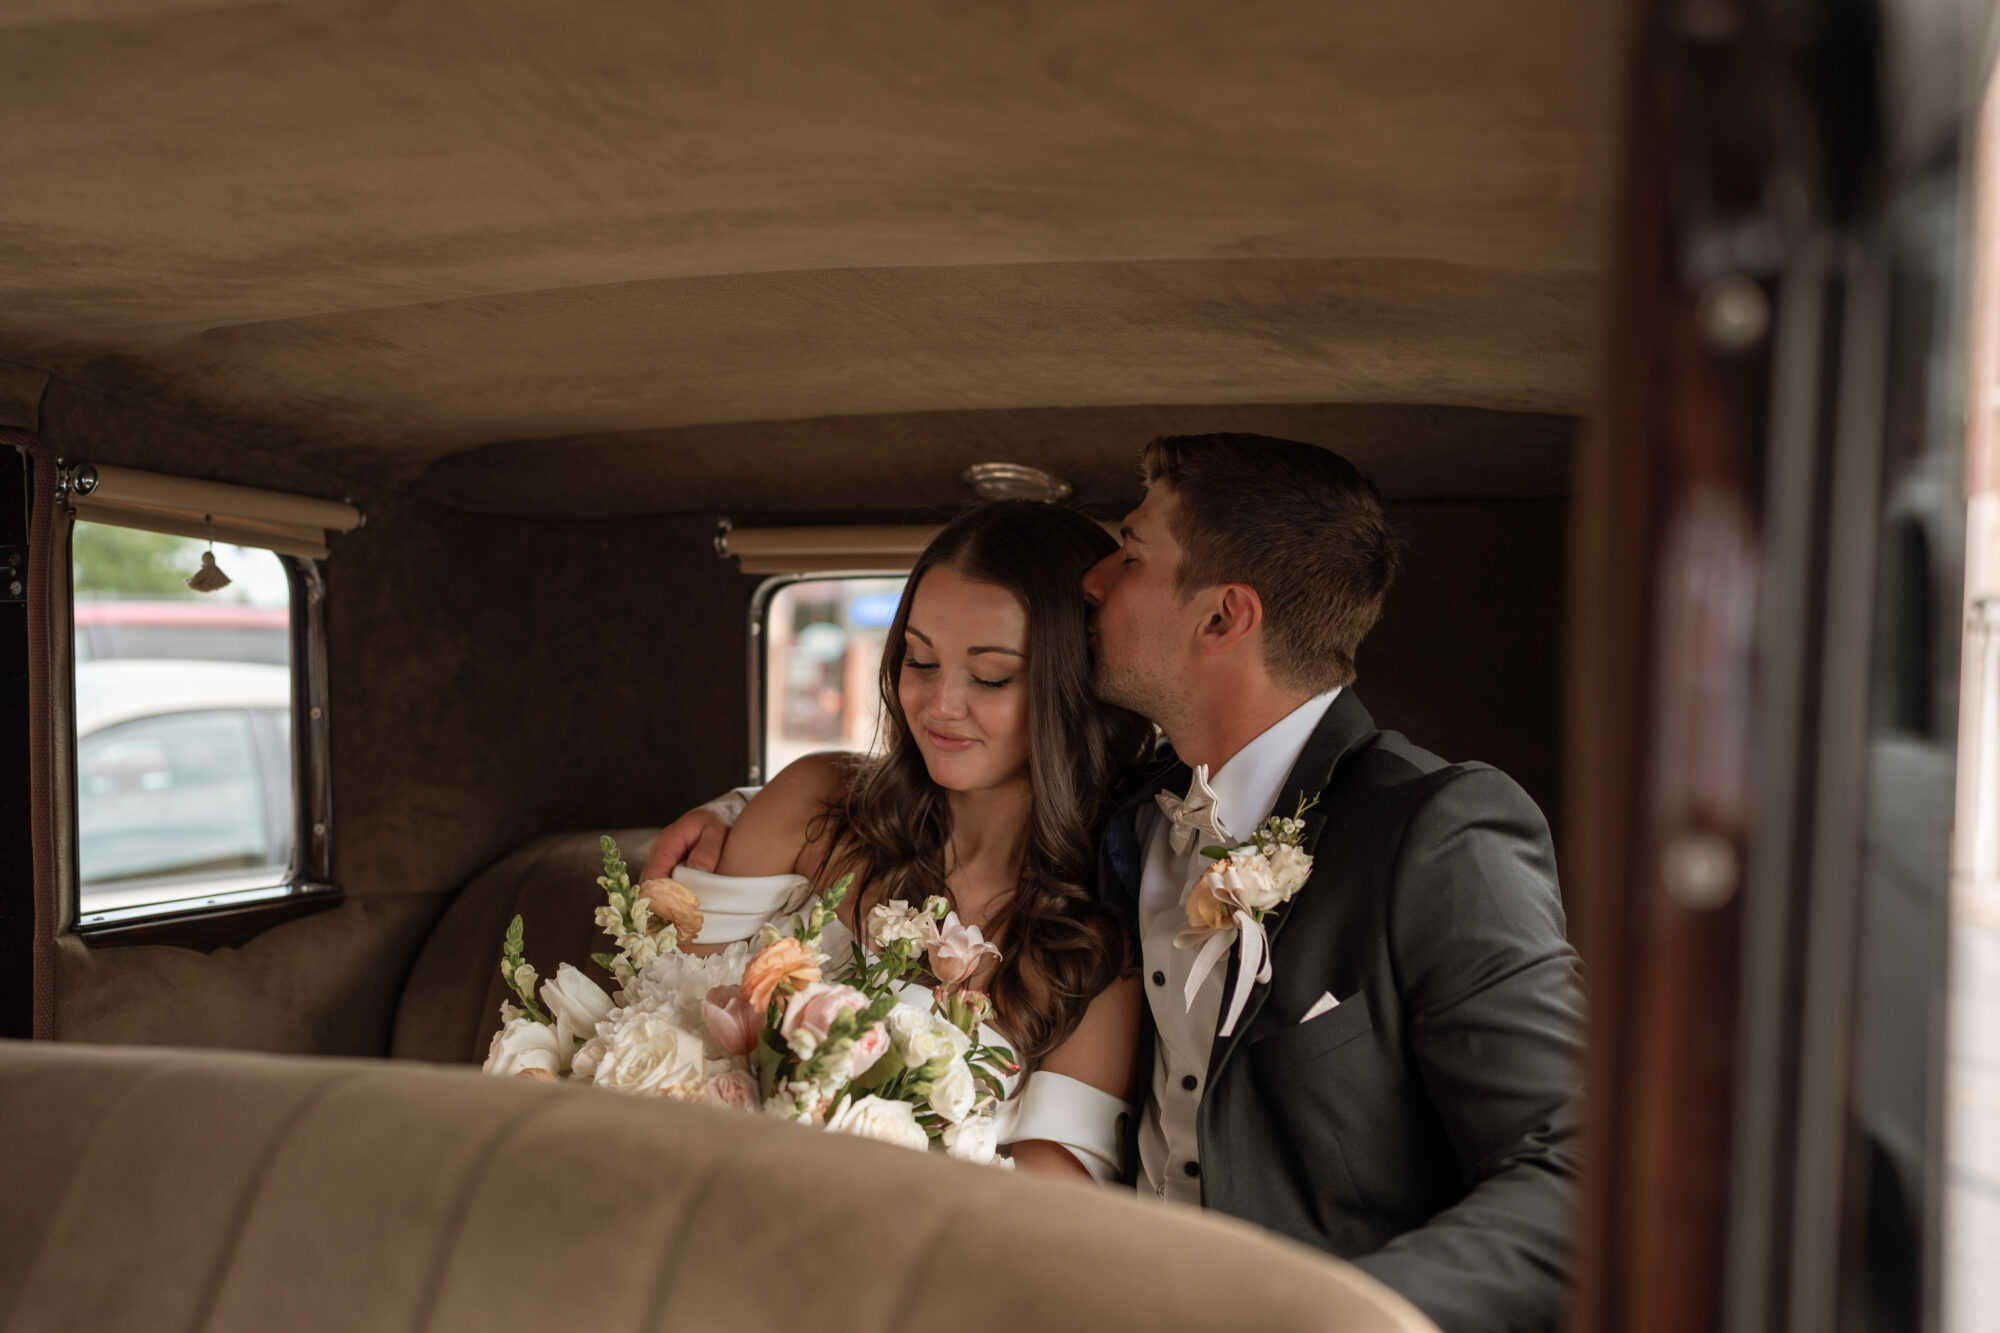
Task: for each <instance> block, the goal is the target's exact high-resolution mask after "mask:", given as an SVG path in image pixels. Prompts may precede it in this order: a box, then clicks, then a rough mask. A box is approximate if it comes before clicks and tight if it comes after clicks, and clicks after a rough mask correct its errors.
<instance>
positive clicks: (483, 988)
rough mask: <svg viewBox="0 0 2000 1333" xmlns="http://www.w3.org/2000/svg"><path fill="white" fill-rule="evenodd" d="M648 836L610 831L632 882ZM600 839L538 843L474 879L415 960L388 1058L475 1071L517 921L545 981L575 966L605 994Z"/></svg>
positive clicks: (584, 836)
mask: <svg viewBox="0 0 2000 1333" xmlns="http://www.w3.org/2000/svg"><path fill="white" fill-rule="evenodd" d="M655 832H656V830H654V829H622V830H612V831H611V836H612V837H613V838H614V839H615V840H616V841H617V843H618V849H619V853H620V854H621V855H622V856H624V858H625V860H626V861H627V863H628V864H629V865H630V867H631V873H632V875H633V877H634V878H635V879H636V878H637V877H638V874H639V869H640V867H641V866H643V865H644V864H645V861H646V849H647V848H648V847H650V846H652V842H653V834H654V833H655ZM599 836H600V835H599V834H597V833H562V834H556V835H553V836H550V837H545V838H537V839H535V841H533V842H531V843H528V844H527V845H526V846H524V847H522V848H520V849H519V850H518V851H515V852H513V853H512V854H510V855H508V856H507V857H505V858H503V859H501V860H499V861H496V862H495V863H494V864H493V865H492V866H490V867H488V868H487V869H486V870H484V871H481V872H480V873H479V874H478V875H476V876H474V877H473V879H472V881H471V882H470V883H469V884H467V885H466V886H465V888H464V889H463V890H461V891H460V893H459V895H458V896H457V897H456V898H454V899H452V903H451V906H450V907H449V908H447V909H446V910H445V913H444V915H443V916H441V917H439V918H438V923H437V925H435V926H434V927H432V928H431V933H430V938H429V939H427V940H426V941H425V942H424V946H423V948H422V949H421V950H419V951H418V954H417V960H416V963H415V965H414V966H413V967H412V968H411V971H410V976H409V979H408V981H407V982H406V983H405V984H404V987H403V995H402V999H401V1001H400V1002H399V1003H398V1004H397V1007H396V1025H395V1030H394V1032H393V1034H392V1036H391V1038H390V1044H389V1054H390V1055H392V1056H396V1057H399V1058H403V1059H410V1060H430V1061H435V1062H437V1063H439V1064H462V1063H464V1062H466V1061H472V1062H475V1063H477V1062H479V1061H482V1060H484V1059H485V1058H486V1045H487V1042H489V1041H490V1040H491V1039H492V1037H493V1034H494V1033H495V1032H496V1031H498V1030H499V1027H500V1001H501V1000H502V999H503V998H505V995H506V989H505V985H504V983H503V982H502V981H501V980H500V945H501V942H502V941H503V940H504V939H505V938H506V935H507V923H508V922H510V921H512V920H513V919H514V917H515V916H516V914H518V915H520V916H521V918H522V919H523V923H524V925H525V927H526V930H527V941H528V947H527V957H528V961H529V962H530V963H532V964H534V967H535V971H536V972H537V973H538V974H539V975H541V976H544V977H552V976H554V975H555V971H556V965H557V964H558V963H565V962H567V963H574V964H576V965H577V966H579V967H582V968H583V969H584V970H585V971H586V972H588V973H590V975H591V977H592V979H593V980H595V981H597V982H598V983H599V984H600V985H602V986H604V987H605V988H606V989H609V988H610V986H611V978H610V977H609V976H607V975H605V974H604V972H603V971H602V970H601V969H599V968H598V966H597V965H596V964H595V963H592V962H590V961H588V960H589V958H590V955H591V954H594V953H603V952H604V951H606V950H607V949H608V948H609V947H610V941H608V940H607V939H606V938H605V937H604V934H603V932H602V931H601V930H599V929H598V926H597V922H596V920H595V919H594V917H593V916H592V913H593V912H595V911H596V909H597V908H599V907H601V906H603V905H604V890H603V889H601V888H599V887H598V886H597V877H598V876H599V875H600V874H602V873H603V870H604V855H603V852H602V851H601V849H600V848H599V845H598V841H597V840H598V838H599Z"/></svg>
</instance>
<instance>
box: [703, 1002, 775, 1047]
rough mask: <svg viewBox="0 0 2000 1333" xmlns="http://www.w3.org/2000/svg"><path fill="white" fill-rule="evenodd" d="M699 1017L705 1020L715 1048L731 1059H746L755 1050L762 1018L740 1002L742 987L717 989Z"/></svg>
mask: <svg viewBox="0 0 2000 1333" xmlns="http://www.w3.org/2000/svg"><path fill="white" fill-rule="evenodd" d="M701 1016H702V1018H703V1019H705V1020H707V1023H708V1032H709V1035H710V1036H712V1037H714V1038H715V1044H716V1045H718V1046H720V1047H721V1048H722V1049H723V1050H725V1051H728V1052H729V1053H730V1054H731V1055H748V1054H750V1052H752V1051H754V1050H756V1049H757V1037H758V1034H759V1033H761V1032H762V1031H763V1028H764V1016H763V1015H762V1014H760V1013H758V1012H757V1011H756V1010H755V1009H753V1008H751V1007H750V1002H749V1001H748V1000H746V999H744V998H743V988H742V987H741V986H717V987H716V988H715V989H714V990H712V991H710V992H709V993H708V995H707V998H705V999H704V1000H703V1001H702V1005H701Z"/></svg>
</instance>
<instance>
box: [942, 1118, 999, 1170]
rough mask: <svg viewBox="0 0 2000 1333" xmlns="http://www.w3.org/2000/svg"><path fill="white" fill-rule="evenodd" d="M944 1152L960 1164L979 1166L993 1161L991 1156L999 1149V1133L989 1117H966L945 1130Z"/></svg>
mask: <svg viewBox="0 0 2000 1333" xmlns="http://www.w3.org/2000/svg"><path fill="white" fill-rule="evenodd" d="M943 1142H944V1150H945V1152H946V1153H947V1154H949V1155H950V1156H953V1157H956V1158H957V1159H958V1160H959V1161H961V1162H976V1163H978V1164H979V1165H981V1166H984V1165H986V1164H987V1163H988V1162H991V1161H992V1160H993V1154H994V1153H995V1152H997V1151H998V1150H999V1148H1000V1131H999V1129H998V1128H997V1127H995V1125H994V1123H993V1117H992V1116H990V1115H974V1116H967V1117H966V1118H965V1119H963V1120H961V1121H959V1122H958V1123H957V1124H955V1125H950V1126H947V1127H946V1128H945V1131H944V1135H943Z"/></svg>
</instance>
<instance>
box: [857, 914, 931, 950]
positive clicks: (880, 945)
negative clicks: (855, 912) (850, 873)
mask: <svg viewBox="0 0 2000 1333" xmlns="http://www.w3.org/2000/svg"><path fill="white" fill-rule="evenodd" d="M866 933H867V936H868V947H869V948H871V949H873V950H874V951H875V952H877V953H882V952H884V951H886V950H887V949H888V947H889V946H890V945H891V944H893V943H895V942H896V941H897V940H909V941H911V942H912V943H914V944H916V945H917V946H918V948H919V951H921V950H923V949H927V948H929V947H930V945H931V942H932V941H933V940H935V939H937V921H936V919H935V918H933V917H932V916H931V915H930V914H929V913H928V912H925V911H924V910H923V909H922V908H919V907H916V906H914V905H912V904H910V903H906V902H899V901H891V902H886V903H878V904H876V905H875V906H874V907H871V908H869V909H868V927H867V932H866Z"/></svg>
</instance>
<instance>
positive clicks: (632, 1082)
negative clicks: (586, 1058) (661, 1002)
mask: <svg viewBox="0 0 2000 1333" xmlns="http://www.w3.org/2000/svg"><path fill="white" fill-rule="evenodd" d="M603 1035H604V1039H605V1041H604V1054H603V1056H602V1057H601V1058H599V1059H598V1060H597V1061H596V1062H595V1066H594V1068H593V1070H592V1079H591V1081H592V1082H594V1083H596V1084H597V1085H598V1086H599V1087H601V1088H610V1089H612V1090H613V1091H615V1092H637V1093H656V1094H662V1095H664V1094H667V1093H671V1092H675V1091H677V1090H679V1089H682V1088H685V1087H686V1086H688V1085H690V1084H699V1083H700V1081H701V1075H702V1066H703V1065H704V1063H705V1062H706V1058H707V1057H706V1053H705V1052H704V1051H703V1049H702V1044H701V1038H700V1037H699V1036H696V1035H695V1034H694V1033H692V1032H689V1031H688V1030H687V1029H686V1028H684V1027H682V1026H681V1025H680V1024H678V1023H676V1022H674V1020H673V1019H672V1018H670V1017H668V1016H667V1015H666V1014H659V1013H650V1014H648V1013H641V1014H632V1015H628V1016H627V1017H625V1018H622V1019H620V1020H619V1021H618V1022H617V1023H616V1024H614V1025H613V1026H612V1028H611V1030H610V1031H608V1032H606V1033H604V1034H603Z"/></svg>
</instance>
